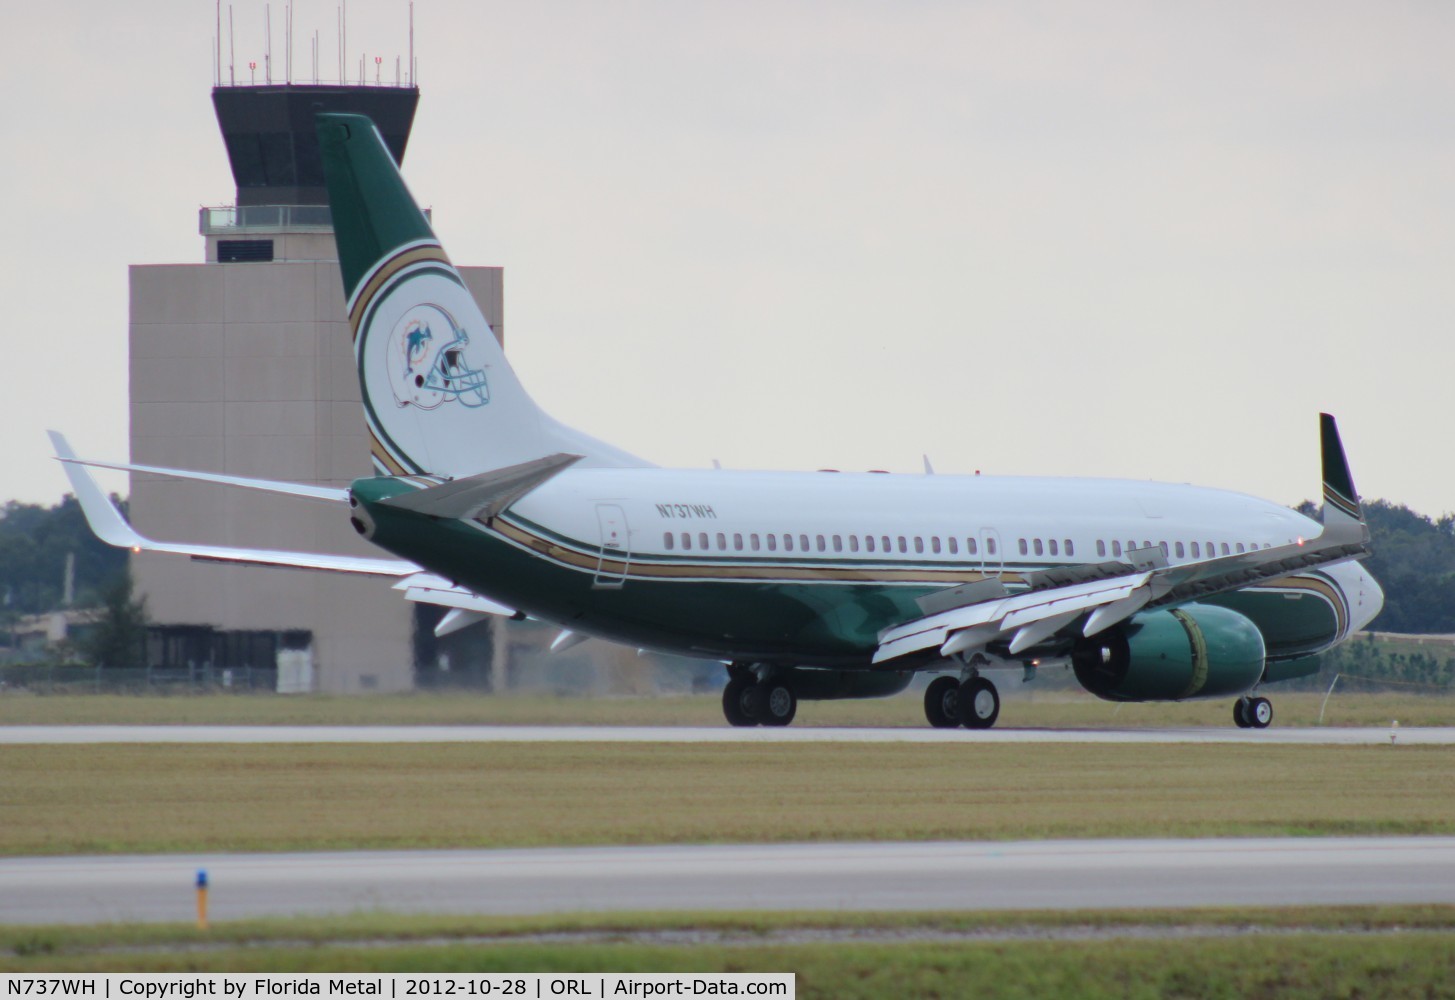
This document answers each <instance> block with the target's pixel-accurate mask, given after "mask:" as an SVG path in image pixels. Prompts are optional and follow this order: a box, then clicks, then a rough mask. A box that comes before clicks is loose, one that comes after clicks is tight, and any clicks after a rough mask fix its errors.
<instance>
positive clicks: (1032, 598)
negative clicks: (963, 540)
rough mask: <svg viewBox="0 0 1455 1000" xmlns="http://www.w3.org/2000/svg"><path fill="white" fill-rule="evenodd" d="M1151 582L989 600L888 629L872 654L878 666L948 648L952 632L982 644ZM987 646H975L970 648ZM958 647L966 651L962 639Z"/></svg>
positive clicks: (1094, 583)
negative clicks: (974, 633) (968, 633)
mask: <svg viewBox="0 0 1455 1000" xmlns="http://www.w3.org/2000/svg"><path fill="white" fill-rule="evenodd" d="M1150 578H1151V574H1150V573H1136V574H1132V575H1130V576H1122V577H1114V578H1112V579H1109V580H1090V581H1087V582H1085V583H1077V584H1071V585H1070V586H1066V587H1056V588H1052V589H1048V590H1039V591H1029V592H1023V593H1019V594H1015V595H1013V596H1011V597H1004V598H999V599H991V600H988V601H983V602H982V603H980V604H972V605H968V606H965V607H959V608H951V609H950V610H948V611H942V612H940V613H939V614H934V615H928V616H926V617H924V618H917V619H915V620H914V621H911V622H905V623H904V624H903V625H896V626H895V627H894V628H891V629H886V630H885V631H884V632H883V633H881V634H880V636H879V649H878V650H877V651H876V652H875V653H874V662H875V663H883V662H884V661H885V660H892V659H894V658H896V657H899V656H904V655H906V654H908V653H913V652H917V651H919V650H922V649H928V648H930V647H932V646H944V645H945V644H946V642H947V641H948V639H949V636H950V635H951V634H952V633H957V632H960V631H961V630H964V629H976V630H979V631H981V632H982V633H983V635H984V641H989V639H991V638H994V637H996V636H998V635H1000V634H1002V633H1004V632H1007V631H1012V630H1017V629H1020V628H1024V627H1025V626H1026V625H1029V624H1031V623H1032V622H1035V621H1038V620H1040V619H1042V618H1050V617H1053V616H1055V617H1060V616H1062V615H1067V614H1069V613H1071V612H1077V613H1079V612H1082V611H1085V610H1087V609H1089V608H1094V607H1098V606H1100V605H1103V604H1111V603H1113V602H1114V601H1120V600H1123V599H1125V598H1126V597H1127V596H1128V595H1130V594H1131V593H1132V592H1133V591H1134V590H1136V589H1137V588H1138V587H1140V586H1143V585H1144V584H1146V583H1147V581H1148V580H1149V579H1150ZM1068 620H1069V619H1068ZM983 644H984V643H983V642H977V643H972V644H971V645H983ZM957 645H959V646H961V647H962V648H968V647H966V646H965V643H964V642H963V641H962V642H961V643H958V644H957Z"/></svg>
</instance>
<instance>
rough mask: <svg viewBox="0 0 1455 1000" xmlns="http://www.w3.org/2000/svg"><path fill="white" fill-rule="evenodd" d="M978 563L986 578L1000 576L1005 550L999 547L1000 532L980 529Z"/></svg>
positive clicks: (1003, 564) (1003, 565) (1003, 566)
mask: <svg viewBox="0 0 1455 1000" xmlns="http://www.w3.org/2000/svg"><path fill="white" fill-rule="evenodd" d="M980 562H981V566H982V571H983V572H984V573H985V575H986V576H997V577H998V576H1000V574H1001V572H1002V571H1003V570H1004V569H1005V550H1004V549H1003V548H1001V546H1000V532H998V531H996V530H995V529H994V528H981V529H980Z"/></svg>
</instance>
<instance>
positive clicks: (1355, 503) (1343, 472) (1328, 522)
mask: <svg viewBox="0 0 1455 1000" xmlns="http://www.w3.org/2000/svg"><path fill="white" fill-rule="evenodd" d="M1319 443H1320V447H1321V449H1322V452H1323V467H1324V468H1323V477H1324V510H1323V522H1324V530H1325V531H1328V530H1329V529H1331V528H1333V529H1338V528H1344V529H1348V528H1350V527H1354V526H1357V527H1358V529H1359V531H1360V533H1361V535H1362V536H1363V539H1364V541H1366V542H1367V541H1368V539H1369V528H1368V526H1367V525H1366V524H1365V523H1364V511H1363V508H1361V507H1360V505H1359V494H1358V493H1357V492H1355V490H1354V477H1353V476H1352V475H1350V473H1349V461H1348V459H1347V458H1345V457H1344V444H1343V442H1342V441H1340V440H1339V425H1338V424H1337V423H1335V421H1334V418H1333V417H1332V416H1331V415H1329V414H1327V413H1320V414H1319Z"/></svg>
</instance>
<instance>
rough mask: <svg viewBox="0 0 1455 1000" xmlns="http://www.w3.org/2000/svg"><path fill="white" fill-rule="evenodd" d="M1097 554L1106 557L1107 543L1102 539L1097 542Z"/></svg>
mask: <svg viewBox="0 0 1455 1000" xmlns="http://www.w3.org/2000/svg"><path fill="white" fill-rule="evenodd" d="M1096 554H1097V555H1098V556H1104V555H1106V542H1104V541H1102V540H1101V539H1100V538H1098V539H1097V540H1096Z"/></svg>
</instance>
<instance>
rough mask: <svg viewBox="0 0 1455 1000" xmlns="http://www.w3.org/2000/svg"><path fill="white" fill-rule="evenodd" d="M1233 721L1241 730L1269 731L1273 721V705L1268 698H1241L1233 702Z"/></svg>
mask: <svg viewBox="0 0 1455 1000" xmlns="http://www.w3.org/2000/svg"><path fill="white" fill-rule="evenodd" d="M1233 721H1234V722H1236V723H1237V724H1238V728H1239V729H1267V728H1268V723H1270V722H1272V721H1273V704H1272V703H1271V702H1270V701H1269V700H1268V699H1267V698H1247V697H1243V698H1239V699H1238V700H1237V701H1235V702H1233Z"/></svg>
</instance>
